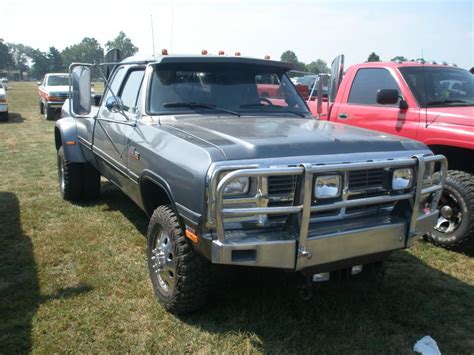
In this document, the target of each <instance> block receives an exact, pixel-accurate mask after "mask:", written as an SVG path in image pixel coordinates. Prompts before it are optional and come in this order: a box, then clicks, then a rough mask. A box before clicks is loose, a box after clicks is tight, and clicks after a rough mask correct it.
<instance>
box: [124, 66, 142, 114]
mask: <svg viewBox="0 0 474 355" xmlns="http://www.w3.org/2000/svg"><path fill="white" fill-rule="evenodd" d="M144 74H145V70H144V69H139V70H133V71H131V72H129V74H128V76H127V79H126V80H125V84H124V85H123V86H122V90H121V92H120V94H119V96H120V98H121V99H122V102H123V104H124V107H125V109H126V110H127V111H131V112H133V111H134V109H135V107H136V106H137V98H138V92H139V91H140V86H141V84H142V81H143V75H144Z"/></svg>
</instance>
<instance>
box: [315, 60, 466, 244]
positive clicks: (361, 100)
mask: <svg viewBox="0 0 474 355" xmlns="http://www.w3.org/2000/svg"><path fill="white" fill-rule="evenodd" d="M332 69H333V72H332V78H333V79H334V80H331V82H332V87H331V90H330V95H329V101H330V103H329V106H326V105H322V107H321V112H320V113H321V115H319V113H318V108H317V105H318V104H317V101H316V102H310V103H309V105H310V107H311V110H312V112H313V113H314V114H315V115H319V118H320V119H321V120H329V121H332V122H337V123H343V124H346V125H351V126H357V127H362V128H369V129H374V130H377V131H381V132H385V133H390V134H394V135H398V136H403V137H407V138H412V139H416V140H419V141H421V142H423V143H425V144H426V145H428V147H429V148H430V149H431V150H432V151H433V152H435V153H436V154H443V155H445V156H446V157H447V158H448V160H449V167H450V170H449V172H448V178H447V181H446V188H445V190H444V192H443V195H442V196H441V200H440V205H439V206H438V208H439V210H440V211H441V214H440V216H439V218H438V222H437V224H436V226H435V228H434V229H433V230H432V231H431V232H430V233H429V234H428V235H427V237H428V239H429V240H431V241H432V242H433V243H435V244H437V245H441V246H445V247H452V246H457V245H459V244H461V243H463V242H466V241H468V240H471V241H473V242H474V77H473V76H472V75H471V74H470V73H469V72H468V71H467V70H464V69H460V68H456V67H454V66H449V65H445V64H429V63H425V62H424V61H419V62H371V63H370V62H369V63H363V64H357V65H354V66H352V67H350V68H348V69H347V72H346V73H345V75H344V76H343V75H342V74H343V71H344V67H343V56H340V57H338V58H336V60H335V61H334V62H333V65H332Z"/></svg>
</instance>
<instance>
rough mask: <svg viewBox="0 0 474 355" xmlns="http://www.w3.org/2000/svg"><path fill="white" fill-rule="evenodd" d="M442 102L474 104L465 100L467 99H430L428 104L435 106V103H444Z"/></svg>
mask: <svg viewBox="0 0 474 355" xmlns="http://www.w3.org/2000/svg"><path fill="white" fill-rule="evenodd" d="M442 104H468V105H474V103H473V102H469V101H465V100H448V99H446V100H439V101H430V102H427V103H426V105H427V106H435V105H442Z"/></svg>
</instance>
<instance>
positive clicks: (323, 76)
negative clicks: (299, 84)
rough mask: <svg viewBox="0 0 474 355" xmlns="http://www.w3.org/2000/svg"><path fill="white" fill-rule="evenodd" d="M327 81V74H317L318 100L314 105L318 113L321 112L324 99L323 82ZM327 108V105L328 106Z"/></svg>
mask: <svg viewBox="0 0 474 355" xmlns="http://www.w3.org/2000/svg"><path fill="white" fill-rule="evenodd" d="M328 81H329V76H328V75H327V74H319V75H318V83H317V84H318V88H317V90H318V102H317V106H316V111H317V112H318V115H320V114H321V113H322V112H323V101H324V92H323V88H324V84H325V83H327V82H328ZM328 110H329V107H328Z"/></svg>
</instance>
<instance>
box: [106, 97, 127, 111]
mask: <svg viewBox="0 0 474 355" xmlns="http://www.w3.org/2000/svg"><path fill="white" fill-rule="evenodd" d="M122 106H123V102H122V99H121V98H120V97H117V96H110V97H109V98H108V99H107V101H106V102H105V107H106V108H107V110H109V111H110V112H120V111H121V110H122Z"/></svg>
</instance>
